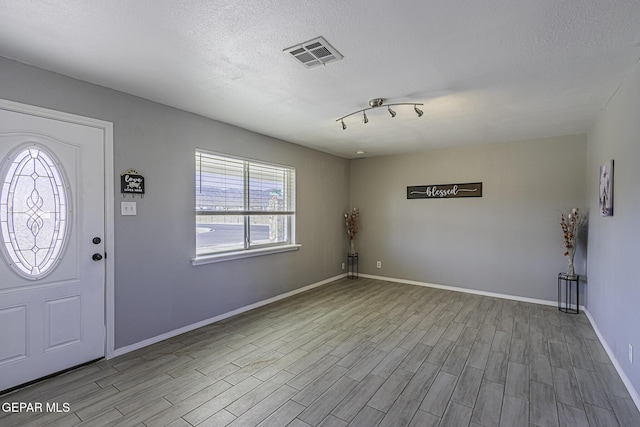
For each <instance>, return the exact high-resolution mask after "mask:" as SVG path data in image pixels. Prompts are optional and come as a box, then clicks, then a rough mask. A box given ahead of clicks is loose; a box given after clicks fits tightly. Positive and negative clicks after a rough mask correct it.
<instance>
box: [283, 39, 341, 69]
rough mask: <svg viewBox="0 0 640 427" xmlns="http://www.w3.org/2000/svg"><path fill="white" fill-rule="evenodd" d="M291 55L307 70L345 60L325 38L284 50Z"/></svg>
mask: <svg viewBox="0 0 640 427" xmlns="http://www.w3.org/2000/svg"><path fill="white" fill-rule="evenodd" d="M284 51H285V52H288V53H290V54H291V57H292V58H293V59H295V60H296V61H297V62H300V63H301V64H302V65H304V66H305V67H307V68H313V67H317V66H318V65H323V64H327V63H329V62H333V61H339V60H340V59H342V58H343V56H342V54H341V53H340V52H338V51H337V50H336V49H335V48H334V47H333V46H331V45H330V44H329V42H328V41H326V40H325V39H324V37H317V38H315V39H313V40H309V41H306V42H304V43H300V44H297V45H295V46H291V47H288V48H286V49H284Z"/></svg>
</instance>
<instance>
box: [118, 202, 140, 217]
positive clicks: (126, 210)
mask: <svg viewBox="0 0 640 427" xmlns="http://www.w3.org/2000/svg"><path fill="white" fill-rule="evenodd" d="M120 209H121V214H122V215H136V202H120Z"/></svg>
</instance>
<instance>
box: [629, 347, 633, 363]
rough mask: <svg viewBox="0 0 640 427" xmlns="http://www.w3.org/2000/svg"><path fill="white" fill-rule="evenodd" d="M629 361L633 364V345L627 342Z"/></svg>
mask: <svg viewBox="0 0 640 427" xmlns="http://www.w3.org/2000/svg"><path fill="white" fill-rule="evenodd" d="M629 363H631V364H633V345H631V343H629Z"/></svg>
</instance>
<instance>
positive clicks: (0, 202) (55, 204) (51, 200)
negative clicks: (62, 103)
mask: <svg viewBox="0 0 640 427" xmlns="http://www.w3.org/2000/svg"><path fill="white" fill-rule="evenodd" d="M6 162H7V163H8V165H9V166H8V168H6V169H4V168H3V170H5V173H4V174H3V176H2V192H1V194H0V235H1V236H2V245H3V249H4V250H3V253H4V255H5V256H6V257H7V258H8V259H7V261H8V264H9V265H10V266H11V268H12V269H13V270H14V271H15V272H16V273H18V274H19V275H21V276H23V277H25V278H27V279H33V280H36V279H40V278H42V277H45V276H46V275H48V274H49V273H51V272H52V271H53V269H54V267H55V266H56V265H57V264H58V262H59V261H60V259H61V255H62V252H63V250H64V247H65V244H66V240H67V235H68V228H69V223H68V214H69V200H68V193H67V188H68V187H67V186H66V183H65V180H64V178H63V177H64V173H63V171H62V170H60V168H59V164H60V163H59V162H57V161H55V157H54V155H53V154H52V153H50V152H48V151H47V150H46V149H45V148H44V147H42V146H39V145H29V146H27V147H23V148H21V149H18V150H16V151H14V152H13V153H11V154H9V157H8V158H7V159H6ZM7 163H5V165H6V164H7Z"/></svg>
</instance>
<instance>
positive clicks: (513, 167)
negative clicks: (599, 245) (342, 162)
mask: <svg viewBox="0 0 640 427" xmlns="http://www.w3.org/2000/svg"><path fill="white" fill-rule="evenodd" d="M585 163H586V138H585V136H584V135H574V136H565V137H558V138H549V139H543V140H535V141H524V142H512V143H507V144H488V145H482V146H474V147H460V148H451V149H444V150H434V151H428V152H423V153H416V154H410V155H396V156H385V157H376V158H370V159H359V160H355V161H352V164H351V182H350V186H351V205H352V206H355V207H358V208H360V216H361V229H360V233H359V235H358V236H357V246H358V251H359V253H360V271H361V272H363V273H367V274H374V275H380V276H385V277H393V278H399V279H408V280H415V281H419V282H427V283H434V284H439V285H448V286H457V287H463V288H468V289H474V290H479V291H487V292H497V293H502V294H508V295H515V296H520V297H528V298H536V299H543V300H548V301H555V300H556V299H557V282H556V279H557V273H559V272H563V271H566V266H567V259H566V258H565V257H563V252H564V248H563V240H562V233H561V229H560V225H559V218H560V212H561V211H565V212H566V211H569V210H570V209H571V208H572V207H576V206H577V207H583V206H584V205H585V184H584V170H585ZM466 182H482V183H483V197H482V198H459V199H441V200H440V199H439V200H432V199H429V200H426V199H419V200H407V199H406V187H407V186H411V185H427V184H454V183H466ZM583 254H584V250H580V251H579V253H578V254H577V255H576V263H577V271H578V272H579V273H584V255H583ZM377 260H380V261H382V268H381V269H377V268H376V265H375V263H376V261H377Z"/></svg>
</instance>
